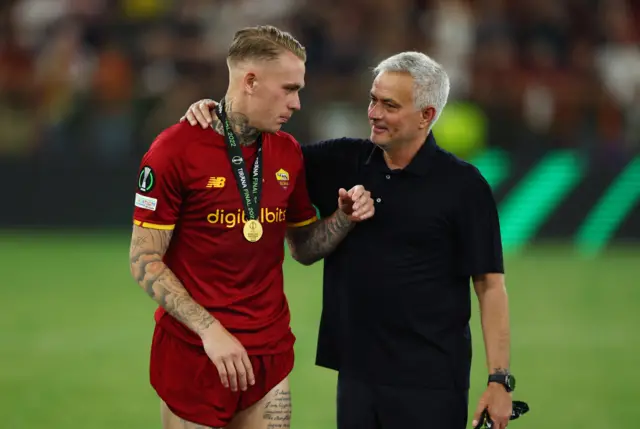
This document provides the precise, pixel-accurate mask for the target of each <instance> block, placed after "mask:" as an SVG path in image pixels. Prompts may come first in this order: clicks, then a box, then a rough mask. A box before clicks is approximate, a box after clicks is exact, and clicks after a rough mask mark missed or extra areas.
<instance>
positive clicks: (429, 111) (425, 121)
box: [420, 106, 436, 128]
mask: <svg viewBox="0 0 640 429" xmlns="http://www.w3.org/2000/svg"><path fill="white" fill-rule="evenodd" d="M435 118H436V109H435V108H434V107H433V106H427V107H425V108H424V109H422V110H421V111H420V128H428V127H429V126H430V125H431V124H432V123H433V120H434V119H435Z"/></svg>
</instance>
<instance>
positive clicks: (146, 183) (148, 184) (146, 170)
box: [138, 165, 156, 193]
mask: <svg viewBox="0 0 640 429" xmlns="http://www.w3.org/2000/svg"><path fill="white" fill-rule="evenodd" d="M155 184H156V176H155V174H154V173H153V169H152V168H151V167H149V166H148V165H145V166H144V167H142V170H140V175H139V176H138V190H139V191H140V192H143V193H146V192H149V191H151V190H152V189H153V186H154V185H155Z"/></svg>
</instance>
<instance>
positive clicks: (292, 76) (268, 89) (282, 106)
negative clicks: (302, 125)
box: [249, 51, 305, 133]
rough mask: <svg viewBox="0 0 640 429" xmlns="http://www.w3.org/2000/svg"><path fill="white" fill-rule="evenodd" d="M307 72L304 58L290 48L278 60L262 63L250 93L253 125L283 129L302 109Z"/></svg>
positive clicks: (257, 70)
mask: <svg viewBox="0 0 640 429" xmlns="http://www.w3.org/2000/svg"><path fill="white" fill-rule="evenodd" d="M304 74H305V65H304V62H303V61H302V60H301V59H300V58H298V57H296V56H295V55H294V54H293V53H291V52H289V51H287V52H285V53H283V54H281V55H280V57H279V58H278V59H277V60H276V61H269V62H264V63H262V64H261V66H260V67H258V68H257V69H256V72H255V82H254V86H253V90H252V92H251V94H250V103H249V104H250V109H251V119H252V121H251V122H252V125H254V126H255V127H256V128H258V129H260V130H261V131H265V132H271V133H275V132H276V131H278V130H280V128H281V127H282V124H284V123H286V122H287V121H288V120H289V119H290V118H291V115H293V112H294V111H296V110H300V97H299V91H300V90H301V89H302V88H303V87H304Z"/></svg>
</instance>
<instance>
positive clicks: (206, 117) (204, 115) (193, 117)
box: [180, 98, 218, 128]
mask: <svg viewBox="0 0 640 429" xmlns="http://www.w3.org/2000/svg"><path fill="white" fill-rule="evenodd" d="M217 105H218V103H217V102H216V101H213V100H211V99H209V98H206V99H204V100H200V101H196V102H195V103H193V104H192V105H191V106H189V109H187V113H185V115H184V116H183V117H182V118H180V122H184V121H188V122H189V123H190V124H191V125H192V126H194V125H197V124H200V126H201V127H202V128H208V127H210V126H211V124H212V123H213V115H212V114H211V111H212V110H213V109H214V108H215V107H216V106H217Z"/></svg>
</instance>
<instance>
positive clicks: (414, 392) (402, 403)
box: [376, 386, 468, 429]
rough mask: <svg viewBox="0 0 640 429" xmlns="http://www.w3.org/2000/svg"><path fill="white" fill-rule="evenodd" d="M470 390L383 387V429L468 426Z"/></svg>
mask: <svg viewBox="0 0 640 429" xmlns="http://www.w3.org/2000/svg"><path fill="white" fill-rule="evenodd" d="M467 404H468V392H467V391H463V390H428V389H423V388H403V387H389V386H384V387H380V388H379V389H378V395H377V397H376V409H377V411H378V416H379V419H380V423H381V428H382V429H395V428H409V427H411V428H439V429H465V428H466V427H467V413H468V408H467V407H468V405H467Z"/></svg>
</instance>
